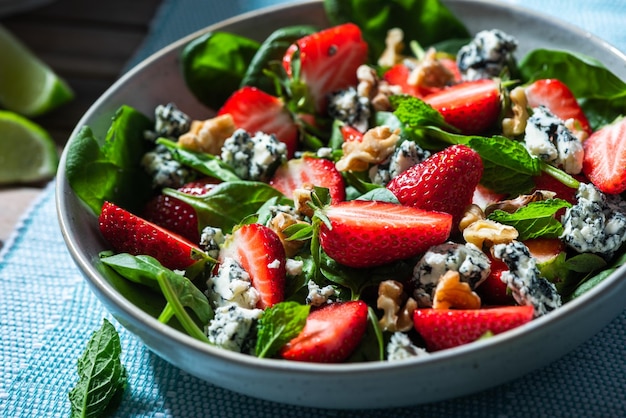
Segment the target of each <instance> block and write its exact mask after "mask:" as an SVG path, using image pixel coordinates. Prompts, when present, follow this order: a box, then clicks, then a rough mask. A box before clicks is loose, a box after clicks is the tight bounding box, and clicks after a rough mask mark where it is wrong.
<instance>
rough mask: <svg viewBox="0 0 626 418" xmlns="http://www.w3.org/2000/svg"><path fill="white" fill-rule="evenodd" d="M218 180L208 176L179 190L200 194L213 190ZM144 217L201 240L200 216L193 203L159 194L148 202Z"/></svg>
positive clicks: (192, 238) (193, 239)
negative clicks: (199, 229)
mask: <svg viewBox="0 0 626 418" xmlns="http://www.w3.org/2000/svg"><path fill="white" fill-rule="evenodd" d="M216 184H217V181H216V180H215V179H210V178H207V179H205V180H199V181H194V182H191V183H187V184H185V185H184V186H182V187H181V188H179V189H178V191H180V192H182V193H186V194H189V195H192V196H199V195H203V194H205V193H207V192H208V191H209V190H211V189H212V188H213V187H215V185H216ZM142 217H143V218H144V219H146V220H147V221H150V222H152V223H155V224H157V225H159V226H162V227H163V228H165V229H167V230H169V231H172V232H175V233H177V234H178V235H182V236H183V237H185V238H187V239H188V240H189V241H191V242H200V232H199V231H198V216H197V214H196V211H195V210H194V208H193V207H191V205H189V204H187V203H185V202H183V201H182V200H180V199H177V198H175V197H172V196H166V195H164V194H160V195H157V196H155V197H153V198H152V199H150V200H149V201H148V203H146V205H145V207H144V209H143V212H142Z"/></svg>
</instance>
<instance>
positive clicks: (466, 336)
mask: <svg viewBox="0 0 626 418" xmlns="http://www.w3.org/2000/svg"><path fill="white" fill-rule="evenodd" d="M533 313H534V308H533V307H532V306H505V307H497V308H487V309H465V310H464V309H458V310H456V309H416V310H415V312H414V313H413V324H414V326H415V330H416V331H417V332H418V333H419V334H420V335H421V336H422V338H424V341H425V342H426V348H427V349H428V350H429V351H437V350H443V349H446V348H452V347H457V346H459V345H463V344H467V343H471V342H473V341H476V340H477V339H478V338H480V337H481V336H482V335H484V334H485V333H486V332H488V331H491V332H492V333H493V334H500V333H502V332H505V331H508V330H510V329H513V328H516V327H519V326H520V325H523V324H525V323H527V322H529V321H530V320H531V319H532V318H533Z"/></svg>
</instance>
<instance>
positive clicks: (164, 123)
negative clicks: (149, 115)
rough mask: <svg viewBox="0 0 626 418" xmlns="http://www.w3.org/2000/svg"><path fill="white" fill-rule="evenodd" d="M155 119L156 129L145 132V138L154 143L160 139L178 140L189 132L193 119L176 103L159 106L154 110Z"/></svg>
mask: <svg viewBox="0 0 626 418" xmlns="http://www.w3.org/2000/svg"><path fill="white" fill-rule="evenodd" d="M154 119H155V123H154V129H153V130H150V131H145V132H144V137H145V138H146V139H147V140H149V141H152V142H154V141H156V140H157V139H158V138H169V139H173V140H176V139H178V137H179V136H181V135H182V134H184V133H186V132H187V131H189V128H190V126H191V118H190V117H189V116H187V114H185V113H184V112H182V111H181V110H179V109H178V108H177V107H176V105H175V104H174V103H168V104H166V105H158V106H157V107H156V108H155V109H154Z"/></svg>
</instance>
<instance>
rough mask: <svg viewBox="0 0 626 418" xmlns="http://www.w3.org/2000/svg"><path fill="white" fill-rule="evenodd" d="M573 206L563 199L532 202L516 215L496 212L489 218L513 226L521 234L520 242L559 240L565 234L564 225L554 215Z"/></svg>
mask: <svg viewBox="0 0 626 418" xmlns="http://www.w3.org/2000/svg"><path fill="white" fill-rule="evenodd" d="M571 206H572V205H571V204H570V203H569V202H567V201H565V200H562V199H548V200H543V201H539V202H531V203H529V204H528V205H526V206H523V207H521V208H519V209H518V210H516V211H515V212H514V213H508V212H505V211H503V210H495V211H493V212H492V213H490V214H489V216H488V217H487V218H488V219H491V220H492V221H496V222H500V223H502V224H505V225H510V226H513V227H514V228H515V229H517V231H518V232H519V237H518V239H519V240H520V241H524V240H527V239H532V238H539V237H544V238H558V237H559V236H560V235H561V234H562V233H563V225H562V224H561V223H560V222H559V221H557V220H556V218H555V217H554V214H555V213H556V212H558V211H559V210H560V209H562V208H567V207H571Z"/></svg>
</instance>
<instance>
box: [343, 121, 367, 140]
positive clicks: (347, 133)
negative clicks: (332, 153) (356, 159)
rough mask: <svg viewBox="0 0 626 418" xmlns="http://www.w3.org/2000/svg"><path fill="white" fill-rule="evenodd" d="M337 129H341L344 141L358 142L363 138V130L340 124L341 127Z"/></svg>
mask: <svg viewBox="0 0 626 418" xmlns="http://www.w3.org/2000/svg"><path fill="white" fill-rule="evenodd" d="M339 129H340V130H341V136H342V137H343V140H344V142H350V141H357V142H360V141H362V140H363V132H361V131H359V130H358V129H356V128H354V127H352V126H350V125H341V128H339Z"/></svg>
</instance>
